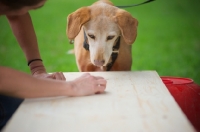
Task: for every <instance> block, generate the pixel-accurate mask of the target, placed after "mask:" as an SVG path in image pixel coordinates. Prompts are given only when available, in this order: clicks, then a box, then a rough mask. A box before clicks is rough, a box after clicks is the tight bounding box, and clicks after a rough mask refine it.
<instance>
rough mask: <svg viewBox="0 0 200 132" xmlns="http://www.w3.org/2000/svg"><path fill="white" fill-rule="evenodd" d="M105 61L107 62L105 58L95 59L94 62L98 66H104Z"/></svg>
mask: <svg viewBox="0 0 200 132" xmlns="http://www.w3.org/2000/svg"><path fill="white" fill-rule="evenodd" d="M104 63H105V60H94V64H95V65H96V66H99V67H100V66H103V65H104Z"/></svg>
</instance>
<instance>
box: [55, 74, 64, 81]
mask: <svg viewBox="0 0 200 132" xmlns="http://www.w3.org/2000/svg"><path fill="white" fill-rule="evenodd" d="M55 79H56V80H66V78H65V76H64V74H63V73H62V72H58V73H55Z"/></svg>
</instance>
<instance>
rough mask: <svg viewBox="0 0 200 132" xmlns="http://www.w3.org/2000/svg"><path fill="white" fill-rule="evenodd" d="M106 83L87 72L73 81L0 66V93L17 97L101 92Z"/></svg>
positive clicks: (77, 94)
mask: <svg viewBox="0 0 200 132" xmlns="http://www.w3.org/2000/svg"><path fill="white" fill-rule="evenodd" d="M106 83H107V82H106V80H105V79H103V78H102V77H95V76H91V75H90V74H89V73H86V74H84V75H82V76H81V77H79V78H77V79H75V80H73V81H61V80H53V79H45V78H43V79H41V78H36V77H33V76H31V75H28V74H26V73H23V72H19V71H16V70H13V69H10V68H6V67H1V66H0V94H3V95H7V96H12V97H18V98H38V97H55V96H85V95H92V94H95V93H102V92H103V91H104V90H105V88H106ZM98 84H101V85H100V86H98Z"/></svg>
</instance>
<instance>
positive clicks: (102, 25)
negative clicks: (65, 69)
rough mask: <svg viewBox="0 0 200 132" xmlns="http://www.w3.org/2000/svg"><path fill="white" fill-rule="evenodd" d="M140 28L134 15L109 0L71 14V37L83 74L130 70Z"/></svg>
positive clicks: (101, 0) (102, 0) (69, 30)
mask: <svg viewBox="0 0 200 132" xmlns="http://www.w3.org/2000/svg"><path fill="white" fill-rule="evenodd" d="M137 25H138V21H137V20H136V19H135V18H133V17H132V16H131V14H130V13H128V12H127V11H125V10H122V9H119V8H117V7H115V6H114V5H113V4H112V3H111V2H110V1H108V0H100V1H98V2H95V3H94V4H92V5H91V6H88V7H82V8H80V9H78V10H76V11H75V12H73V13H72V14H70V15H69V16H68V25H67V36H68V38H69V39H70V40H71V41H73V40H74V51H75V56H76V63H77V65H78V68H79V71H82V72H86V71H130V70H131V65H132V56H131V55H132V54H131V44H132V43H133V42H134V41H135V39H136V36H137Z"/></svg>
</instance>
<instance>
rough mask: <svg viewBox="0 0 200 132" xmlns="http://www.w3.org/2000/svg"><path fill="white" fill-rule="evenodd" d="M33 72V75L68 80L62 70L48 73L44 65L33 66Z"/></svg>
mask: <svg viewBox="0 0 200 132" xmlns="http://www.w3.org/2000/svg"><path fill="white" fill-rule="evenodd" d="M31 73H32V76H34V77H37V78H50V79H55V80H66V79H65V76H64V74H63V73H62V72H55V73H51V74H48V73H47V72H46V69H45V67H44V66H43V65H39V66H33V67H32V68H31Z"/></svg>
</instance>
